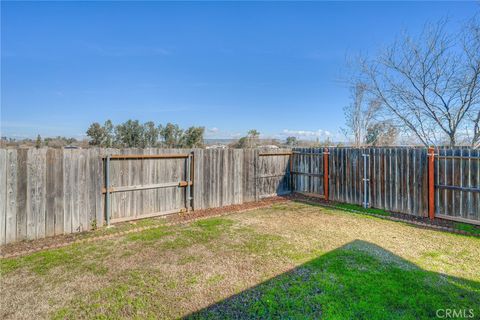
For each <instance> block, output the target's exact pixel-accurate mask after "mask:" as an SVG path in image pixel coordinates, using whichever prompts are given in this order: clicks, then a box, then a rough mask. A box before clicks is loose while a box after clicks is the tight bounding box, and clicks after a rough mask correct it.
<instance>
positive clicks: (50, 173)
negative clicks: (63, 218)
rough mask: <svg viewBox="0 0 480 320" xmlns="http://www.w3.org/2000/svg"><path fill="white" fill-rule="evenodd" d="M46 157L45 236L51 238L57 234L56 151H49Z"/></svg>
mask: <svg viewBox="0 0 480 320" xmlns="http://www.w3.org/2000/svg"><path fill="white" fill-rule="evenodd" d="M46 157H47V159H46V200H45V236H46V237H49V236H53V235H54V234H55V169H56V168H55V150H54V149H48V150H47V155H46ZM62 199H63V197H62ZM62 229H63V228H62Z"/></svg>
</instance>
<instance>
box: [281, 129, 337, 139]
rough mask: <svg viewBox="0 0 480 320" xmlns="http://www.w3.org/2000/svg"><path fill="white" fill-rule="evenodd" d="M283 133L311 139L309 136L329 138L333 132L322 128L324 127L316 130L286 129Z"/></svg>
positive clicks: (283, 134)
mask: <svg viewBox="0 0 480 320" xmlns="http://www.w3.org/2000/svg"><path fill="white" fill-rule="evenodd" d="M281 135H282V136H294V137H297V138H303V139H309V138H329V137H331V136H332V133H331V132H330V131H327V130H322V129H318V130H316V131H313V130H290V129H284V130H283V132H282V134H281Z"/></svg>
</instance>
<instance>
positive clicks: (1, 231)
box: [0, 149, 8, 245]
mask: <svg viewBox="0 0 480 320" xmlns="http://www.w3.org/2000/svg"><path fill="white" fill-rule="evenodd" d="M7 175H8V171H7V150H6V149H0V245H3V244H6V223H7Z"/></svg>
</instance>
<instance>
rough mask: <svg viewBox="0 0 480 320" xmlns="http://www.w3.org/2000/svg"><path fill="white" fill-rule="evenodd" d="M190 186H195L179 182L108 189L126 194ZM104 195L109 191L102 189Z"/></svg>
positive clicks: (111, 191) (110, 191)
mask: <svg viewBox="0 0 480 320" xmlns="http://www.w3.org/2000/svg"><path fill="white" fill-rule="evenodd" d="M189 184H190V185H193V183H192V182H187V181H179V182H167V183H158V184H149V185H135V186H121V187H110V188H108V192H109V193H114V192H125V191H137V190H148V189H159V188H172V187H186V186H188V185H189ZM102 193H107V189H106V188H102Z"/></svg>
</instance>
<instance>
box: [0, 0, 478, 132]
mask: <svg viewBox="0 0 480 320" xmlns="http://www.w3.org/2000/svg"><path fill="white" fill-rule="evenodd" d="M1 11H2V12H1V18H2V19H1V20H2V21H1V36H2V39H1V77H2V79H1V80H2V83H1V125H2V128H1V129H2V132H1V135H2V136H5V135H6V136H16V137H35V136H36V135H37V134H41V135H42V136H44V137H46V136H56V135H65V136H73V137H77V138H78V137H81V136H82V135H83V134H84V132H85V130H86V128H87V127H88V125H89V124H90V123H91V122H94V121H98V122H103V121H105V120H106V119H111V120H112V121H113V122H114V123H119V122H122V121H125V120H127V119H130V118H131V119H139V120H141V121H149V120H152V121H155V122H156V123H166V122H174V123H178V124H179V125H180V126H182V127H187V126H191V125H201V126H205V127H206V128H207V137H210V138H214V137H216V138H229V137H236V136H238V135H242V134H245V132H246V131H247V130H248V129H251V128H256V129H258V130H259V131H260V132H261V133H262V135H263V136H264V137H277V138H283V137H285V136H287V135H297V136H299V137H301V138H302V137H310V138H313V137H316V136H320V137H321V138H323V137H324V135H325V132H326V131H327V132H330V133H331V134H332V136H333V137H334V139H341V134H340V133H339V132H340V131H339V128H340V127H342V126H343V123H344V120H343V110H342V108H343V106H345V105H347V104H348V103H349V91H348V88H347V87H346V84H345V82H344V80H345V78H346V71H347V69H346V58H347V57H348V56H354V55H356V54H358V53H364V54H369V53H370V54H371V53H374V52H375V51H377V50H378V49H380V48H381V47H382V46H384V45H386V44H388V43H390V42H391V41H392V40H393V39H394V38H395V36H396V35H397V34H398V33H399V32H401V31H402V30H405V29H406V30H408V31H410V32H413V33H416V32H418V31H419V30H420V29H421V28H422V26H423V25H424V24H425V22H427V21H435V20H437V19H440V18H442V17H449V18H450V20H451V21H452V23H451V28H456V27H458V24H459V23H461V22H462V21H465V20H467V19H468V18H470V17H471V16H472V15H473V14H474V12H478V11H479V5H478V2H405V3H400V2H290V3H289V2H280V3H278V2H277V3H273V2H243V3H232V2H212V3H206V2H201V3H200V2H196V3H188V2H176V3H164V2H84V3H77V2H57V3H50V2H35V3H32V2H4V1H2V5H1Z"/></svg>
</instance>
